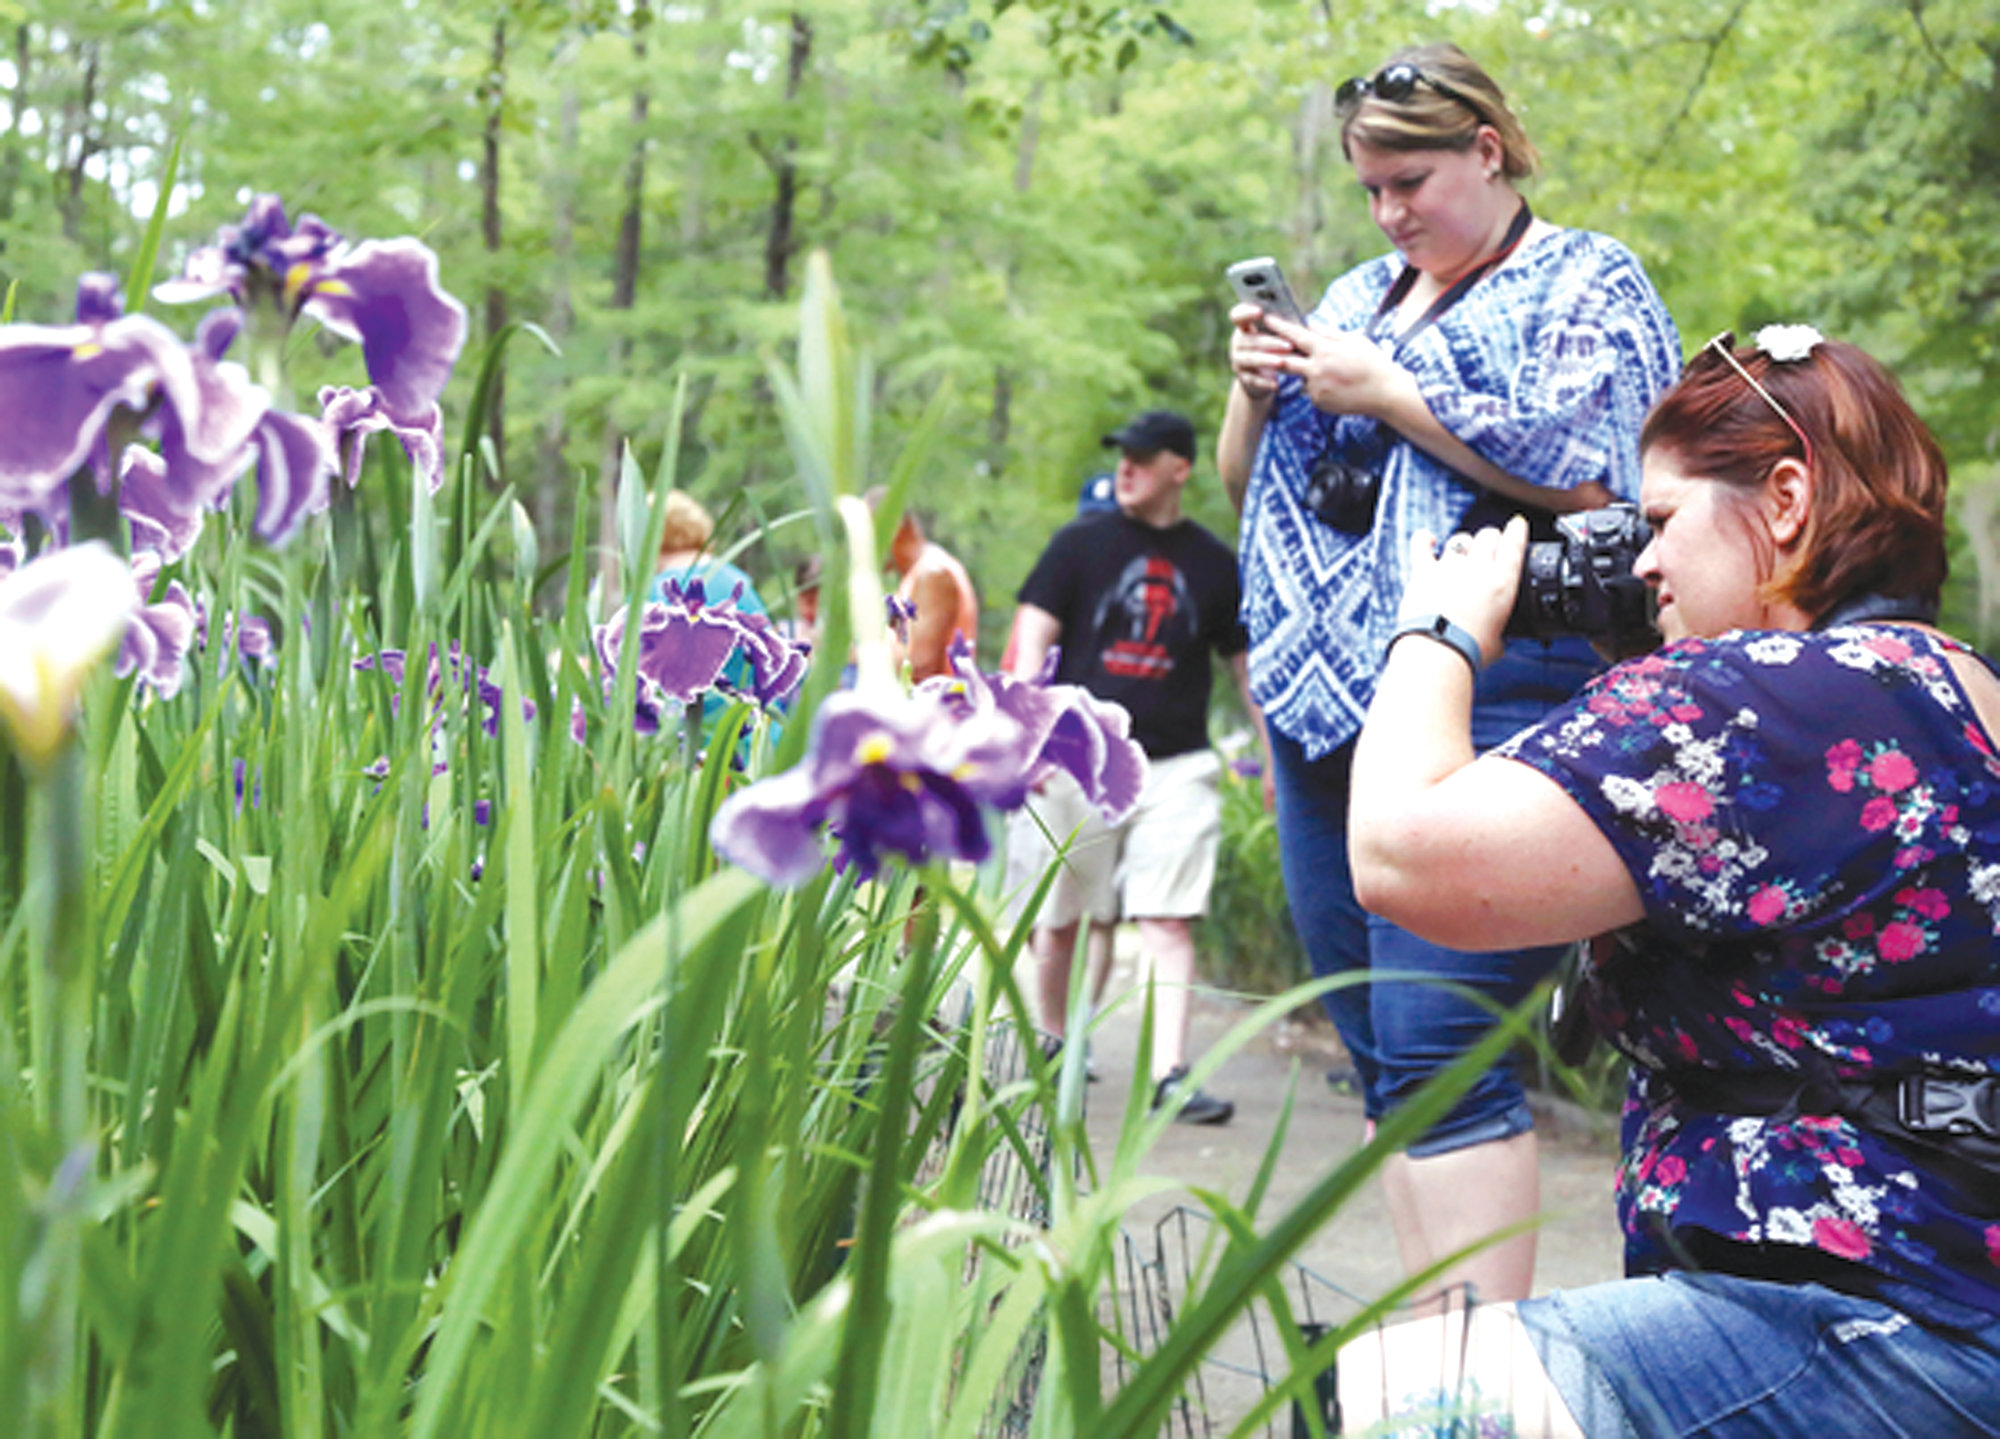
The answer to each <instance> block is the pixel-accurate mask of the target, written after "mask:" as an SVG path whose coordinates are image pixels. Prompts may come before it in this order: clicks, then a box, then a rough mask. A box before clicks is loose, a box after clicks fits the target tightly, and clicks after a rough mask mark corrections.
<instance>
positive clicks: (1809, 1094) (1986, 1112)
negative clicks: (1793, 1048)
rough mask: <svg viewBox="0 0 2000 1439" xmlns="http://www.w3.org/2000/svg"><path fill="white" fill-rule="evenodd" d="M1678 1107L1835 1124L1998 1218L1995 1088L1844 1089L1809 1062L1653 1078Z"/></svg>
mask: <svg viewBox="0 0 2000 1439" xmlns="http://www.w3.org/2000/svg"><path fill="white" fill-rule="evenodd" d="M1651 1073H1652V1075H1653V1077H1654V1079H1655V1080H1656V1081H1657V1082H1659V1083H1662V1084H1664V1085H1665V1086H1666V1087H1667V1088H1668V1089H1670V1090H1672V1091H1673V1093H1674V1095H1675V1096H1676V1097H1677V1098H1679V1099H1680V1100H1681V1101H1682V1102H1683V1103H1686V1104H1689V1105H1692V1106H1693V1107H1694V1108H1696V1109H1700V1110H1705V1111H1707V1112H1708V1113H1711V1114H1740V1115H1753V1116H1757V1117H1761V1118H1769V1119H1775V1120H1780V1121H1784V1120H1791V1119H1797V1118H1800V1117H1802V1116H1807V1115H1814V1116H1823V1115H1836V1114H1837V1115H1839V1116H1841V1117H1842V1118H1843V1119H1846V1120H1848V1121H1849V1122H1851V1123H1853V1124H1854V1125H1856V1126H1857V1127H1859V1128H1862V1129H1865V1130H1867V1131H1868V1132H1869V1133H1871V1134H1874V1135H1876V1136H1878V1137H1880V1138H1882V1139H1885V1140H1887V1141H1889V1143H1890V1144H1891V1145H1893V1146H1894V1147H1895V1148H1896V1149H1897V1150H1899V1151H1900V1152H1901V1153H1902V1154H1903V1155H1904V1156H1905V1157H1906V1158H1908V1159H1909V1160H1911V1161H1912V1162H1913V1163H1916V1164H1919V1165H1921V1166H1922V1167H1923V1168H1925V1169H1927V1170H1929V1171H1930V1172H1931V1173H1932V1174H1934V1175H1936V1176H1937V1177H1938V1178H1940V1179H1942V1180H1944V1181H1945V1182H1947V1183H1948V1184H1950V1185H1951V1186H1952V1187H1953V1188H1954V1189H1956V1190H1957V1191H1958V1193H1959V1196H1960V1198H1961V1199H1962V1200H1963V1201H1964V1202H1965V1203H1967V1204H1968V1205H1969V1206H1970V1209H1971V1212H1973V1213H1975V1214H1978V1215H1979V1216H1980V1217H1981V1218H1987V1219H1990V1218H1995V1217H2000V1078H1996V1077H1994V1076H1993V1075H1978V1076H1971V1075H1958V1074H1943V1073H1936V1072H1926V1071H1919V1072H1917V1073H1914V1074H1909V1073H1898V1074H1874V1075H1869V1076H1867V1077H1865V1078H1857V1079H1843V1078H1840V1077H1838V1076H1837V1075H1835V1074H1834V1072H1833V1069H1832V1066H1831V1065H1830V1064H1828V1063H1826V1062H1825V1061H1823V1060H1819V1059H1817V1057H1816V1056H1810V1057H1808V1060H1807V1063H1806V1064H1805V1066H1804V1067H1802V1068H1801V1069H1800V1070H1798V1071H1795V1072H1780V1071H1776V1070H1766V1071H1757V1072H1729V1073H1724V1072H1722V1071H1718V1070H1705V1069H1693V1068H1670V1069H1656V1070H1653V1071H1651Z"/></svg>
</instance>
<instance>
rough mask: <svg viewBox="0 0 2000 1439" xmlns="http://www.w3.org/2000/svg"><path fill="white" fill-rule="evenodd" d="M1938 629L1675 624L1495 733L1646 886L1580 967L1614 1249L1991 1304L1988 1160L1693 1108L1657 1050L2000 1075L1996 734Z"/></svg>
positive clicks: (1677, 1058)
mask: <svg viewBox="0 0 2000 1439" xmlns="http://www.w3.org/2000/svg"><path fill="white" fill-rule="evenodd" d="M1954 648H1955V646H1954V645H1953V644H1952V643H1951V642H1950V641H1946V640H1943V639H1941V638H1940V637H1938V636H1936V635H1935V634H1933V633H1931V632H1929V631H1926V630H1922V629H1918V628H1914V627H1910V626H1900V625H1899V626H1880V625H1852V626H1846V627H1841V628H1836V629H1832V630H1829V631H1826V632H1823V633H1811V634H1798V633H1789V632H1769V631H1736V632H1732V633H1730V634H1727V635H1724V636H1722V637H1720V638H1718V639H1714V640H1686V641H1682V642H1681V643H1679V644H1676V645H1672V646H1670V647H1668V648H1666V649H1663V650H1661V651H1659V652H1658V653H1656V654H1653V655H1649V656H1646V657H1645V658H1642V659H1637V660H1633V661H1630V662H1628V663H1625V664H1622V665H1620V666H1618V667H1617V668H1616V669H1614V670H1612V671H1610V672H1609V673H1608V674H1606V675H1604V676H1602V677H1600V678H1599V679H1598V680H1596V681H1594V682H1593V683H1592V684H1590V685H1589V686H1588V687H1586V688H1585V690H1584V691H1583V692H1582V693H1581V694H1579V695H1578V696H1577V698H1576V699H1575V700H1574V701H1572V702H1571V703H1570V704H1568V705H1567V706H1565V707H1563V708H1562V709H1559V710H1557V711H1555V712H1554V713H1552V714H1551V715H1549V716H1548V718H1547V719H1546V720H1544V721H1543V722H1542V723H1540V724H1538V725H1535V726H1534V727H1533V728H1531V729H1528V730H1525V731H1523V732H1522V733H1521V734H1519V735H1517V736H1516V737H1515V738H1514V739H1513V740H1511V741H1509V742H1508V744H1506V745H1505V746H1503V747H1502V749H1501V750H1500V751H1499V753H1501V754H1504V755H1507V756H1510V757H1511V758H1513V759H1516V760H1518V761H1520V762H1522V763H1525V764H1528V765H1531V766H1533V767H1534V768H1535V769H1537V770H1539V771H1541V772H1542V773H1544V774H1546V775H1548V776H1549V777H1550V778H1552V779H1554V780H1555V781H1556V783H1558V784H1559V785H1561V786H1562V787H1563V789H1564V790H1565V791H1566V792H1567V793H1568V794H1569V795H1570V797H1571V798H1573V799H1574V800H1575V801H1576V802H1577V803H1578V804H1579V805H1581V806H1582V807H1583V808H1584V810H1585V811H1586V812H1587V813H1588V814H1589V815H1590V817H1591V819H1592V820H1593V821H1595V823H1596V824H1597V826H1598V828H1599V829H1600V830H1602V831H1603V833H1604V835H1605V837H1606V838H1607V839H1609V840H1610V842H1611V843H1612V845H1613V846H1614V847H1615V848H1616V849H1617V851H1618V854H1619V856H1620V857H1621V858H1622V859H1623V860H1624V862H1625V864H1626V867H1627V868H1628V869H1629V870H1630V871H1631V874H1632V878H1633V881H1634V882H1635V883H1636V884H1637V885H1638V888H1639V893H1640V895H1641V897H1642V898H1643V900H1644V902H1645V906H1646V919H1645V920H1644V921H1642V922H1641V924H1640V925H1639V926H1637V927H1636V938H1637V941H1638V942H1637V943H1636V944H1635V945H1632V946H1629V947H1612V949H1611V951H1610V953H1609V957H1605V958H1602V959H1601V960H1600V963H1599V965H1598V968H1597V969H1596V971H1595V972H1594V973H1593V974H1592V975H1591V976H1590V983H1589V985H1588V986H1587V991H1586V994H1587V1002H1588V1003H1589V1005H1590V1007H1591V1013H1592V1015H1593V1017H1594V1019H1595V1020H1596V1022H1597V1024H1598V1027H1599V1028H1600V1030H1602V1031H1603V1032H1604V1033H1606V1034H1608V1035H1610V1036H1611V1037H1612V1039H1613V1040H1614V1042H1615V1043H1616V1044H1617V1045H1618V1046H1619V1048H1620V1049H1622V1050H1623V1051H1624V1052H1625V1053H1626V1054H1628V1055H1629V1056H1630V1057H1631V1058H1632V1059H1633V1060H1634V1061H1635V1063H1634V1065H1633V1077H1632V1083H1631V1089H1630V1093H1629V1095H1628V1098H1627V1102H1626V1110H1625V1117H1624V1158H1623V1161H1622V1163H1621V1165H1620V1171H1619V1179H1618V1189H1619V1195H1618V1206H1619V1216H1620V1219H1621V1221H1622V1223H1623V1226H1624V1230H1625V1234H1626V1238H1627V1261H1628V1267H1630V1268H1633V1269H1634V1270H1651V1269H1656V1268H1660V1267H1664V1266H1666V1265H1668V1264H1670V1263H1671V1262H1672V1257H1671V1255H1670V1254H1668V1253H1667V1252H1666V1249H1667V1248H1668V1246H1667V1245H1665V1243H1664V1241H1663V1239H1662V1231H1663V1230H1674V1229H1683V1228H1694V1229H1698V1230H1705V1231H1708V1232H1710V1233H1713V1234H1715V1235H1719V1236H1721V1237H1722V1238H1724V1239H1728V1240H1734V1241H1738V1242H1742V1243H1749V1244H1762V1245H1795V1246H1807V1247H1810V1248H1812V1249H1817V1250H1820V1251H1823V1252H1824V1253H1826V1254H1829V1255H1833V1256H1836V1257H1837V1258H1840V1259H1844V1260H1848V1261H1852V1262H1854V1263H1858V1264H1860V1265H1862V1266H1865V1267H1866V1268H1868V1269H1870V1270H1872V1271H1873V1272H1874V1273H1875V1275H1876V1276H1877V1277H1878V1279H1879V1280H1880V1281H1882V1282H1884V1283H1885V1285H1886V1288H1885V1294H1888V1295H1891V1296H1894V1295H1902V1296H1905V1297H1908V1296H1909V1295H1910V1293H1911V1291H1915V1297H1916V1299H1917V1300H1918V1302H1917V1303H1915V1304H1913V1305H1911V1306H1909V1307H1913V1308H1915V1309H1917V1310H1919V1311H1922V1310H1923V1308H1924V1307H1925V1304H1924V1302H1923V1301H1925V1300H1926V1299H1928V1298H1929V1297H1931V1296H1936V1297H1940V1298H1942V1299H1944V1300H1946V1301H1948V1302H1950V1303H1953V1304H1964V1305H1970V1306H1973V1307H1974V1308H1977V1309H1980V1310H1984V1311H1987V1312H1990V1313H2000V1183H1988V1184H1986V1185H1984V1186H1983V1187H1984V1189H1985V1191H1986V1192H1985V1193H1984V1195H1981V1194H1978V1193H1967V1192H1964V1191H1963V1190H1961V1189H1959V1188H1957V1187H1955V1185H1954V1181H1952V1180H1950V1179H1947V1178H1946V1177H1944V1176H1943V1175H1940V1174H1939V1173H1937V1172H1936V1170H1935V1167H1933V1166H1928V1165H1927V1164H1926V1163H1925V1162H1924V1161H1923V1160H1922V1159H1921V1158H1918V1157H1916V1156H1917V1153H1918V1151H1914V1150H1912V1149H1911V1148H1910V1147H1907V1146H1906V1145H1901V1144H1892V1143H1890V1142H1889V1141H1887V1140H1885V1139H1884V1138H1883V1137H1882V1136H1881V1135H1880V1134H1879V1133H1877V1132H1871V1130H1870V1129H1866V1128H1862V1127H1859V1126H1857V1125H1856V1124H1854V1123H1853V1122H1852V1121H1851V1120H1849V1119H1847V1118H1843V1117H1840V1116H1837V1115H1836V1116H1831V1117H1829V1116H1824V1115H1811V1114H1807V1115H1792V1116H1789V1117H1788V1116H1786V1115H1784V1114H1782V1113H1780V1114H1777V1115H1772V1114H1755V1113H1753V1114H1745V1115H1731V1114H1726V1113H1714V1112H1708V1111H1706V1110H1702V1109H1698V1108H1696V1107H1694V1106H1692V1105H1690V1104H1687V1103H1684V1102H1683V1101H1681V1100H1680V1099H1679V1098H1677V1097H1676V1096H1675V1095H1674V1093H1673V1092H1672V1090H1671V1089H1670V1088H1669V1087H1668V1086H1667V1085H1666V1084H1664V1083H1662V1082H1661V1079H1660V1076H1659V1075H1658V1074H1657V1073H1655V1071H1667V1072H1671V1071H1673V1070H1675V1069H1680V1070H1683V1071H1684V1070H1686V1069H1688V1068H1689V1067H1695V1068H1699V1069H1702V1070H1705V1071H1709V1072H1711V1073H1712V1074H1719V1075H1721V1076H1724V1077H1725V1080H1726V1076H1728V1075H1730V1074H1733V1073H1748V1074H1761V1075H1765V1076H1769V1075H1773V1074H1779V1075H1783V1074H1800V1073H1813V1072H1818V1073H1820V1074H1821V1075H1823V1076H1827V1077H1833V1078H1838V1079H1866V1078H1871V1077H1880V1076H1898V1075H1906V1074H1914V1073H1918V1072H1928V1073H1932V1074H1940V1073H1942V1074H1949V1075H1953V1076H1963V1077H1978V1076H1986V1075H1992V1074H1994V1073H1996V1066H2000V757H1996V755H1995V748H1994V741H1993V738H1992V737H1991V736H1989V735H1988V734H1987V733H1986V732H1985V730H1984V729H1983V728H1982V727H1981V725H1980V723H1979V721H1978V718H1977V716H1976V714H1975V712H1974V710H1973V706H1972V704H1971V701H1970V700H1969V698H1968V697H1967V696H1966V694H1965V692H1964V691H1963V690H1962V689H1961V688H1960V686H1959V684H1958V681H1957V679H1956V678H1955V677H1954V675H1953V674H1952V672H1951V669H1950V666H1949V664H1948V663H1947V655H1948V654H1949V653H1950V652H1951V651H1952V649H1954ZM1764 1087H1765V1088H1767V1089H1768V1088H1769V1087H1770V1084H1769V1082H1768V1081H1766V1082H1765V1085H1764ZM1778 1087H1779V1088H1780V1089H1782V1088H1783V1087H1784V1086H1783V1084H1782V1083H1780V1084H1779V1085H1778ZM1711 1088H1712V1086H1711ZM1711 1102H1712V1101H1711ZM1746 1107H1748V1108H1755V1107H1756V1106H1754V1105H1746Z"/></svg>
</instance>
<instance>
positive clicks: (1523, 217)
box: [1367, 200, 1535, 345]
mask: <svg viewBox="0 0 2000 1439" xmlns="http://www.w3.org/2000/svg"><path fill="white" fill-rule="evenodd" d="M1534 222H1535V214H1534V211H1532V210H1530V209H1529V208H1528V202H1527V201H1526V200H1523V201H1522V202H1521V208H1520V209H1519V210H1516V211H1515V212H1514V219H1513V222H1512V223H1511V224H1509V225H1508V226H1507V233H1506V235H1505V236H1503V237H1502V239H1501V241H1500V248H1499V249H1497V250H1495V251H1494V252H1493V253H1492V254H1490V255H1488V256H1487V257H1486V258H1485V259H1483V260H1481V261H1480V262H1479V263H1478V264H1477V265H1474V266H1473V267H1472V268H1471V269H1470V270H1467V271H1466V272H1465V273H1464V274H1463V275H1460V276H1459V277H1458V278H1457V279H1456V280H1454V281H1452V283H1451V288H1450V289H1448V290H1446V291H1445V292H1444V293H1443V294H1442V295H1439V296H1438V297H1437V298H1436V299H1435V300H1433V301H1431V307H1430V308H1429V309H1428V310H1426V311H1424V312H1423V314H1421V315H1419V316H1418V317H1417V319H1416V321H1415V322H1414V323H1413V324H1412V325H1411V326H1410V328H1409V329H1407V330H1405V331H1403V333H1402V334H1400V335H1397V336H1396V337H1395V339H1396V343H1397V344H1399V345H1404V344H1408V343H1409V342H1410V341H1411V340H1413V339H1415V338H1416V337H1417V336H1418V335H1420V334H1422V333H1423V332H1424V331H1425V330H1426V329H1428V328H1429V327H1430V326H1432V325H1434V324H1436V323H1437V319H1438V316H1440V315H1442V314H1443V313H1444V312H1445V311H1447V310H1449V309H1450V308H1451V307H1452V306H1453V305H1456V304H1457V303H1458V302H1459V301H1460V300H1462V299H1464V298H1465V293H1466V291H1468V290H1470V289H1471V288H1472V287H1473V286H1474V285H1476V284H1478V283H1479V282H1480V281H1481V280H1483V279H1485V278H1486V277H1487V276H1488V275H1490V274H1492V273H1493V272H1494V271H1495V270H1497V269H1498V268H1499V267H1500V263H1501V262H1502V261H1503V260H1505V259H1506V258H1507V257H1508V256H1509V255H1511V254H1513V253H1514V251H1515V249H1516V248H1517V247H1518V246H1519V245H1520V243H1521V239H1522V237H1523V236H1525V235H1526V234H1527V233H1528V226H1530V225H1532V224H1534ZM1421 273H1423V272H1422V271H1420V270H1418V269H1417V267H1416V266H1415V265H1408V264H1406V265H1404V266H1403V273H1402V274H1400V275H1398V276H1396V283H1395V284H1393V285H1391V286H1390V287H1389V293H1388V294H1386V295H1384V296H1383V297H1382V303H1381V304H1380V305H1378V306H1377V307H1376V309H1375V318H1374V319H1372V320H1370V321H1369V322H1368V329H1367V335H1368V338H1369V339H1371V340H1373V339H1379V338H1381V326H1382V321H1383V320H1384V319H1385V318H1386V317H1388V316H1390V315H1393V314H1394V313H1395V311H1396V309H1397V307H1399V306H1400V305H1401V304H1402V303H1403V301H1404V300H1405V299H1407V298H1408V297H1409V293H1410V291H1411V289H1412V288H1414V287H1415V285H1416V283H1417V276H1418V275H1420V274H1421Z"/></svg>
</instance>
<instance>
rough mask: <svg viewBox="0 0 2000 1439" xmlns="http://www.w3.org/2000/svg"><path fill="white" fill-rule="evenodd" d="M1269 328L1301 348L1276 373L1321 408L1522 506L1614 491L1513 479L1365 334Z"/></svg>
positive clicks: (1589, 498)
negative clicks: (1393, 437)
mask: <svg viewBox="0 0 2000 1439" xmlns="http://www.w3.org/2000/svg"><path fill="white" fill-rule="evenodd" d="M1267 323H1268V324H1269V325H1270V326H1271V328H1272V329H1274V330H1276V331H1277V332H1278V333H1279V334H1280V335H1282V336H1284V337H1285V338H1286V339H1287V340H1289V341H1291V342H1292V344H1293V345H1294V347H1295V350H1294V353H1293V354H1292V355H1290V356H1289V357H1285V358H1281V359H1280V360H1279V361H1278V368H1279V369H1280V370H1282V371H1284V372H1286V373H1289V374H1294V375H1298V376H1299V377H1301V378H1302V379H1303V380H1304V381H1305V385H1306V393H1307V394H1309V395H1310V396H1312V402H1313V403H1314V404H1315V405H1318V406H1319V407H1320V408H1321V409H1322V410H1325V411H1327V412H1328V413H1330V414H1347V415H1368V416H1371V417H1372V418H1374V419H1378V420H1380V421H1382V422H1383V423H1384V424H1386V425H1388V426H1389V427H1390V428H1392V429H1393V430H1395V431H1396V433H1397V434H1399V435H1401V436H1402V437H1403V438H1404V439H1406V440H1408V441H1409V442H1410V443H1411V444H1413V445H1415V446H1416V447H1417V448H1418V449H1420V450H1422V451H1423V452H1424V453H1426V454H1428V455H1430V456H1431V457H1432V458H1433V459H1436V460H1440V461H1442V462H1443V463H1445V464H1447V465H1449V466H1451V468H1452V469H1453V470H1455V471H1457V472H1458V473H1459V474H1461V475H1464V476H1465V477H1466V478H1467V479H1469V480H1473V481H1475V482H1477V483H1478V484H1481V485H1483V486H1485V487H1486V488H1487V489H1489V490H1492V491H1493V492H1494V493H1495V494H1498V495H1504V496H1506V497H1507V498H1508V499H1510V500H1515V501H1518V502H1520V503H1522V504H1529V505H1536V506H1538V507H1540V508H1542V509H1545V510H1554V511H1557V512H1558V513H1561V512H1565V511H1569V510H1590V509H1596V508H1598V507H1600V506H1602V505H1605V504H1608V503H1610V501H1611V492H1610V491H1609V490H1607V489H1605V488H1604V486H1603V485H1601V484H1598V483H1597V482H1596V481H1590V482H1588V483H1586V484H1581V485H1578V486H1576V487H1575V488H1574V489H1567V490H1559V489H1551V488H1548V487H1547V486H1544V485H1538V484H1535V483H1534V482H1533V481H1530V480H1524V479H1522V478H1520V477H1519V476H1518V475H1511V474H1509V473H1507V471H1505V470H1503V469H1501V468H1500V467H1499V466H1498V465H1496V464H1494V463H1493V462H1492V461H1491V460H1488V459H1486V458H1485V457H1484V456H1483V455H1481V454H1480V453H1479V452H1478V451H1476V450H1474V449H1473V448H1472V447H1471V446H1469V445H1467V444H1466V443H1465V442H1464V441H1463V440H1461V439H1459V438H1458V436H1456V435H1454V434H1452V432H1451V431H1450V430H1447V429H1446V428H1445V427H1444V425H1443V424H1442V423H1441V422H1440V421H1439V419H1438V417H1437V416H1436V415H1435V414H1433V413H1432V412H1431V407H1430V405H1429V404H1428V403H1427V402H1426V401H1425V400H1424V396H1423V391H1422V390H1421V389H1419V388H1418V385H1417V380H1416V376H1414V375H1412V374H1411V373H1410V372H1409V371H1408V370H1406V369H1404V368H1403V367H1402V366H1401V365H1399V364H1397V363H1396V361H1395V360H1394V359H1393V358H1391V357H1390V356H1389V355H1388V354H1387V353H1386V352H1384V351H1383V350H1382V349H1380V348H1379V347H1378V346H1376V345H1375V344H1374V343H1373V342H1372V341H1370V340H1368V339H1367V338H1366V337H1364V336H1361V335H1357V334H1353V333H1350V332H1341V333H1338V334H1327V333H1324V332H1322V331H1318V330H1309V329H1307V328H1305V327H1304V326H1303V325H1294V324H1292V323H1290V322H1289V321H1286V320H1281V319H1278V318H1275V317H1273V318H1272V319H1270V320H1269V321H1268V322H1267Z"/></svg>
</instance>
